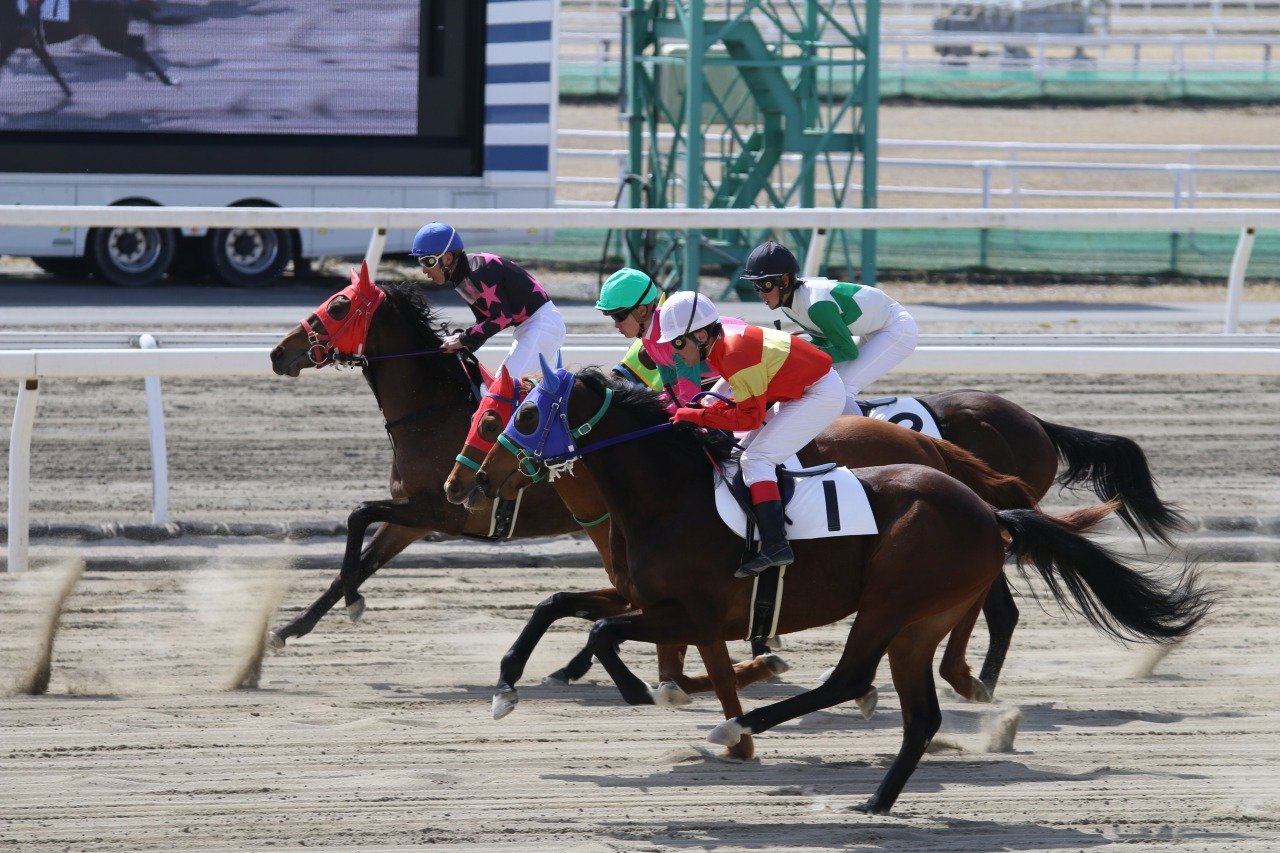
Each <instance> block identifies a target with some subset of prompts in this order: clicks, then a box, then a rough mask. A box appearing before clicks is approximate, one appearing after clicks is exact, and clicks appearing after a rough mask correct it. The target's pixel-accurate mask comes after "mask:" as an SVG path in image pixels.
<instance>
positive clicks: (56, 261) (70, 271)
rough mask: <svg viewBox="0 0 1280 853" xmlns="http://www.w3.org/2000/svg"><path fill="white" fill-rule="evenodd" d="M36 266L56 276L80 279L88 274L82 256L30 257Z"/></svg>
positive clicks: (86, 265) (87, 268)
mask: <svg viewBox="0 0 1280 853" xmlns="http://www.w3.org/2000/svg"><path fill="white" fill-rule="evenodd" d="M31 260H32V262H33V263H35V265H36V266H38V267H40V269H42V270H44V271H45V272H47V273H49V274H50V275H52V276H55V277H57V278H65V279H80V278H84V277H85V276H86V275H88V274H89V266H88V264H86V263H85V262H84V258H66V257H43V258H32V259H31Z"/></svg>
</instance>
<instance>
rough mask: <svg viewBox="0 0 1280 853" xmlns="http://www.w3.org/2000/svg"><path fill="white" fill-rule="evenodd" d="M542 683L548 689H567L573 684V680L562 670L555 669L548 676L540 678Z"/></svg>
mask: <svg viewBox="0 0 1280 853" xmlns="http://www.w3.org/2000/svg"><path fill="white" fill-rule="evenodd" d="M542 683H543V684H545V685H547V686H548V687H568V686H569V685H570V684H572V683H573V679H572V678H570V677H569V673H567V672H565V671H564V670H563V669H557V670H556V671H555V672H553V673H551V674H550V675H544V676H543V677H542Z"/></svg>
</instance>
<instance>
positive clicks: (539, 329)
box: [412, 222, 565, 382]
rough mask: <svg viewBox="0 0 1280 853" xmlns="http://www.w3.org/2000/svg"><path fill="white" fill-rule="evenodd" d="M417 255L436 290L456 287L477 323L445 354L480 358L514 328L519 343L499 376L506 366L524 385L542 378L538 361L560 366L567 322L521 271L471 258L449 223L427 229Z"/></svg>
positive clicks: (477, 255) (450, 339) (484, 256)
mask: <svg viewBox="0 0 1280 853" xmlns="http://www.w3.org/2000/svg"><path fill="white" fill-rule="evenodd" d="M412 254H413V257H414V259H415V260H417V261H418V263H419V264H421V265H422V274H423V275H424V276H426V278H427V282H428V283H429V285H430V286H433V287H444V286H450V285H451V286H452V287H453V288H454V290H456V291H457V293H458V295H459V296H461V297H462V298H463V299H465V300H467V304H468V305H469V306H471V313H472V314H474V315H475V317H476V323H475V325H473V326H472V327H471V328H469V329H466V330H464V331H461V332H455V333H454V334H452V335H448V336H447V337H446V338H445V339H444V345H443V349H444V351H445V352H457V351H459V350H464V349H465V350H469V351H471V352H475V351H476V350H477V349H479V348H480V346H481V345H482V344H484V342H485V341H487V340H489V338H491V337H493V336H494V335H495V334H497V333H498V331H499V330H501V329H505V328H507V327H508V326H510V327H511V328H512V334H513V335H514V336H515V341H514V342H513V343H512V344H511V349H510V350H508V351H507V354H506V355H505V356H504V357H503V359H502V364H501V365H499V368H498V370H501V369H502V367H504V366H505V367H506V368H507V372H508V373H510V374H511V377H512V378H513V379H515V380H516V381H517V382H519V381H520V378H521V377H523V376H525V375H527V374H530V373H537V372H538V369H539V368H538V356H540V355H541V356H542V357H543V358H545V359H546V360H547V363H548V364H555V363H556V355H557V353H558V352H559V350H560V346H561V344H563V343H564V336H565V327H564V318H563V317H561V316H560V311H559V309H557V308H556V306H555V303H554V302H552V301H551V297H550V296H548V295H547V292H546V291H545V290H544V289H543V288H542V285H541V284H539V283H538V280H537V279H536V278H534V277H533V276H531V275H529V273H527V272H525V271H524V270H523V269H521V268H520V266H519V265H517V264H515V263H513V262H512V261H509V260H507V259H505V258H500V257H498V256H497V255H491V254H488V253H485V252H473V253H471V254H467V253H466V252H464V251H463V245H462V235H460V234H459V233H458V232H457V231H455V230H454V229H453V227H452V226H449V225H446V224H444V223H443V222H428V223H427V224H426V225H424V226H422V228H421V230H419V231H418V234H417V236H415V237H414V238H413V249H412ZM494 372H495V373H497V372H498V371H494Z"/></svg>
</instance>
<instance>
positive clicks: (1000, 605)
mask: <svg viewBox="0 0 1280 853" xmlns="http://www.w3.org/2000/svg"><path fill="white" fill-rule="evenodd" d="M526 381H531V380H526ZM528 387H529V388H532V384H530V385H529V386H528ZM525 393H527V390H526V389H525V388H524V386H522V385H520V384H517V383H516V382H515V381H514V380H512V379H511V377H510V376H506V375H500V376H499V377H498V379H497V381H496V383H495V385H494V387H492V388H490V389H489V392H488V393H487V394H486V395H485V399H484V400H483V401H481V403H480V407H479V408H478V409H477V410H476V413H475V415H473V416H472V421H471V430H470V432H468V434H467V440H466V442H465V444H464V445H463V447H462V450H461V451H460V452H459V454H458V456H457V457H456V459H457V464H455V465H454V467H453V470H452V471H451V472H450V474H449V477H448V479H447V480H446V481H445V494H446V496H447V497H448V499H449V500H450V501H452V502H454V503H458V504H462V505H464V506H471V505H472V504H473V503H474V502H476V501H477V500H481V499H484V500H493V499H499V498H500V499H504V500H512V499H514V497H515V495H516V493H517V492H518V491H519V490H520V489H521V488H524V487H525V486H526V485H527V481H526V480H522V479H521V478H518V477H507V476H504V477H503V478H502V479H503V486H502V488H501V489H500V490H499V491H498V492H497V493H495V492H494V491H493V490H492V488H491V483H490V481H489V479H488V476H487V475H485V474H482V473H480V472H481V468H482V464H483V463H484V462H485V460H486V457H487V456H488V455H489V454H490V453H491V452H492V451H493V449H494V447H495V444H496V443H497V440H498V436H499V434H500V433H501V432H502V429H503V427H504V426H505V425H506V423H507V421H508V420H509V419H510V417H511V415H512V414H513V413H514V411H515V407H516V405H518V403H519V401H520V398H521V397H522V396H523V395H524V394H525ZM799 456H800V460H801V462H802V464H805V465H816V464H819V463H822V462H835V463H836V464H838V465H840V466H842V467H845V468H864V467H869V466H874V465H884V464H890V463H914V464H918V465H927V466H929V467H931V468H936V469H938V470H940V471H944V472H946V473H948V474H950V475H951V476H953V477H955V478H956V479H958V480H960V482H962V483H964V484H965V485H967V486H969V488H971V489H973V490H974V492H976V493H977V494H978V495H979V496H980V497H982V498H983V499H984V500H986V501H987V502H988V503H990V504H992V505H993V506H996V507H998V508H1000V509H1018V508H1024V509H1025V508H1033V507H1034V506H1035V505H1036V501H1037V498H1036V496H1035V495H1034V494H1032V493H1031V491H1030V489H1029V488H1028V487H1027V485H1026V484H1025V483H1023V482H1022V481H1021V480H1019V479H1017V478H1016V477H1009V476H1005V475H1002V474H1000V473H998V472H996V471H994V470H992V469H991V468H990V467H989V466H988V465H986V464H985V463H984V462H982V461H981V460H980V459H978V458H977V457H975V456H974V455H973V454H971V453H969V452H968V451H966V450H963V449H962V448H960V447H957V446H956V445H954V444H952V443H950V442H948V441H943V440H939V439H934V438H932V437H930V436H927V435H924V434H922V433H919V432H916V431H914V430H910V429H903V428H902V427H900V426H897V425H895V424H891V423H889V422H887V421H881V420H874V419H872V418H865V417H860V416H846V417H841V418H838V419H837V420H836V422H835V423H833V424H832V425H831V426H830V427H828V428H827V429H826V430H824V431H823V432H822V433H821V434H819V435H818V436H817V438H815V439H814V440H813V441H812V442H811V443H810V444H808V445H806V446H805V447H804V448H803V449H802V450H801V451H800V454H799ZM521 470H522V471H523V473H524V474H525V476H526V477H527V478H530V479H534V478H536V477H538V476H540V475H539V474H538V472H537V471H536V470H534V469H532V468H529V467H524V468H522V469H521ZM552 485H553V486H554V488H555V489H556V492H557V493H558V494H559V495H560V498H561V500H563V501H564V503H565V506H567V507H568V508H569V511H570V512H571V513H572V514H573V517H574V519H575V520H576V521H577V522H578V523H579V524H580V525H583V526H584V527H587V526H591V527H597V526H598V527H600V528H601V530H602V532H603V533H605V534H606V536H605V537H601V538H604V539H605V541H607V532H608V530H609V527H608V525H609V515H608V510H607V508H606V507H605V506H604V501H603V498H602V497H601V496H600V492H599V490H598V489H596V488H595V484H594V482H593V481H592V478H591V475H590V473H589V472H586V471H580V472H578V473H577V474H576V475H575V476H571V477H559V478H557V479H556V480H555V481H554V482H553V484H552ZM597 541H599V540H597ZM600 556H601V559H602V560H603V562H604V565H605V568H606V572H607V574H608V575H609V580H610V583H613V582H614V580H615V579H614V574H613V568H612V565H611V564H612V559H613V558H612V557H611V555H610V553H609V551H608V549H606V550H603V551H601V555H600ZM596 594H597V595H598V596H599V597H600V598H601V600H602V601H603V600H606V599H609V600H613V601H614V603H615V604H616V605H617V606H618V607H619V608H620V609H626V604H627V603H626V602H625V600H623V599H622V597H621V596H620V595H619V594H618V592H617V590H616V589H615V588H614V587H609V588H606V589H602V590H599V591H597V593H596ZM984 612H985V613H986V615H987V625H988V630H989V633H990V642H989V643H988V646H987V653H986V658H985V660H984V662H983V666H982V673H981V675H980V677H979V678H978V679H976V680H975V679H973V678H971V677H970V676H969V670H968V664H967V663H966V662H965V659H964V654H965V651H966V649H967V646H968V639H969V634H968V633H967V632H966V633H964V634H963V635H956V636H953V638H952V640H953V642H952V643H948V654H947V655H946V656H945V657H944V658H943V662H942V664H941V671H943V672H944V673H948V672H950V673H954V678H949V679H948V680H949V681H952V682H953V683H955V684H957V685H959V686H958V687H957V692H959V693H960V695H962V696H964V697H965V698H966V699H971V700H973V701H980V702H985V701H990V700H991V697H992V695H993V694H994V692H995V688H996V682H997V681H998V679H999V677H1000V670H1001V668H1002V666H1003V664H1004V659H1005V656H1006V654H1007V653H1008V650H1009V643H1010V640H1011V639H1012V637H1013V631H1014V628H1015V626H1016V625H1017V620H1018V610H1017V606H1016V605H1015V604H1014V602H1013V595H1012V593H1011V592H1010V591H1009V586H1008V582H1007V581H1006V580H1005V578H1004V576H1003V574H1002V575H1001V576H1000V578H999V579H998V580H997V581H996V582H995V583H994V584H992V587H991V591H990V593H989V594H988V596H987V598H986V600H985V601H984ZM969 628H970V629H972V626H969ZM752 653H753V656H755V657H764V658H765V660H766V662H767V663H768V665H769V666H770V667H771V668H773V670H774V673H773V674H777V673H778V672H779V671H781V670H782V668H783V667H785V664H784V663H782V662H781V661H780V659H778V658H777V657H776V656H773V655H771V654H770V653H769V649H768V647H767V646H766V645H765V643H764V642H763V641H754V642H753V643H752ZM684 655H685V649H684V648H683V647H681V648H678V649H673V648H668V647H665V646H663V647H659V649H658V673H659V681H660V684H661V685H662V686H663V687H662V689H664V690H669V691H671V692H672V693H673V695H678V694H676V693H675V690H677V689H678V690H680V691H684V692H686V693H692V692H695V691H699V690H705V689H710V686H709V682H707V681H706V680H705V679H703V678H701V677H699V678H697V679H690V678H688V677H686V676H684V674H683V670H682V666H683V660H684ZM591 662H592V654H591V651H590V649H589V648H584V649H583V650H582V651H580V652H579V653H578V654H577V655H575V656H574V657H573V658H572V659H571V660H570V661H569V663H568V664H566V665H565V666H564V667H562V668H560V669H558V670H556V671H555V672H553V673H551V675H549V676H547V679H546V680H547V681H550V682H555V683H559V684H568V683H571V682H573V681H577V680H579V679H581V678H582V677H583V676H585V675H586V673H587V671H588V670H589V669H590V668H591ZM741 672H742V670H741V669H740V670H739V673H740V674H741ZM739 686H743V684H742V682H741V680H740V683H739Z"/></svg>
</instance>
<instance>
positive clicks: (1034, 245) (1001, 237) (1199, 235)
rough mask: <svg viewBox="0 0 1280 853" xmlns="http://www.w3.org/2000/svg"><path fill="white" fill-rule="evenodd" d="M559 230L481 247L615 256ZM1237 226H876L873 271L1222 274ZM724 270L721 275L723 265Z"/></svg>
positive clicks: (1279, 243)
mask: <svg viewBox="0 0 1280 853" xmlns="http://www.w3.org/2000/svg"><path fill="white" fill-rule="evenodd" d="M607 234H608V232H606V231H603V230H592V231H586V230H575V231H563V230H562V231H559V232H556V233H555V234H553V235H550V237H549V239H547V240H546V241H545V242H541V243H533V244H528V243H525V244H521V245H513V246H488V245H486V247H485V248H486V250H489V251H496V252H498V253H499V254H509V255H510V256H511V257H513V258H517V259H519V260H520V261H521V263H523V264H526V265H529V266H530V267H532V268H537V267H538V266H539V265H552V266H562V267H570V268H578V269H588V270H594V269H596V268H597V267H599V266H603V267H604V268H606V270H608V271H612V269H614V268H616V266H617V265H619V264H620V263H621V261H622V259H621V256H620V249H619V241H618V235H617V233H616V232H615V233H614V234H613V235H612V236H611V239H610V241H609V248H608V251H607V252H606V250H605V240H606V235H607ZM1239 236H1240V235H1239V233H1238V232H1228V231H1183V232H1180V233H1174V234H1170V233H1157V232H1148V231H1105V232H1082V231H1005V230H1000V231H994V230H993V231H984V230H981V229H937V230H929V229H920V230H917V229H910V230H884V231H880V232H879V234H878V237H877V247H876V256H877V268H878V270H879V274H880V277H881V278H884V277H885V276H886V275H889V276H891V275H892V274H893V273H894V272H895V271H899V272H907V271H910V272H948V271H951V272H961V271H986V272H995V273H1037V274H1050V275H1073V274H1074V275H1138V276H1175V275H1180V276H1188V277H1195V278H1210V279H1219V280H1223V279H1225V278H1226V277H1227V273H1228V272H1229V270H1230V267H1231V259H1232V257H1233V255H1234V253H1235V249H1236V244H1237V242H1238V240H1239ZM860 245H861V241H860V235H859V232H856V231H845V232H835V233H833V234H832V235H831V239H830V241H829V243H828V247H829V254H828V258H827V263H828V264H829V265H830V266H831V267H833V268H836V269H847V268H849V267H852V268H854V269H857V268H859V267H860V266H861V257H860V255H859V251H858V250H859V247H860ZM725 274H728V273H727V272H726V273H725ZM1248 274H1249V277H1250V278H1262V279H1280V234H1274V233H1259V234H1257V235H1256V238H1255V242H1254V247H1253V253H1252V256H1251V259H1250V261H1249V269H1248Z"/></svg>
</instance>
